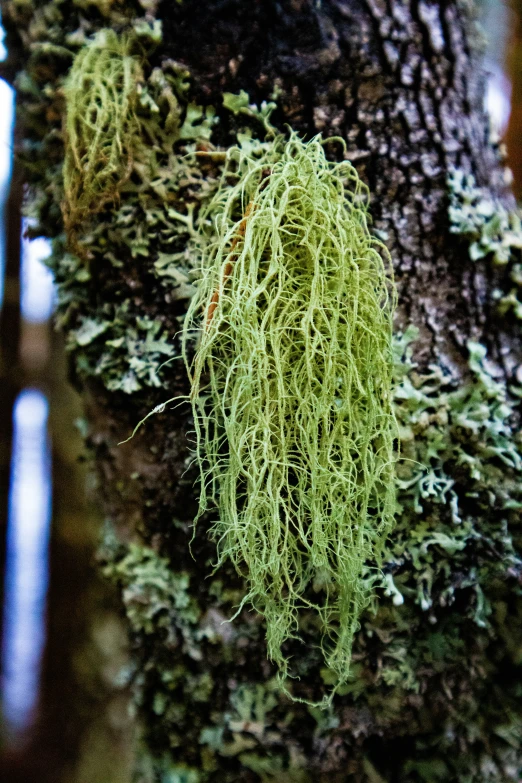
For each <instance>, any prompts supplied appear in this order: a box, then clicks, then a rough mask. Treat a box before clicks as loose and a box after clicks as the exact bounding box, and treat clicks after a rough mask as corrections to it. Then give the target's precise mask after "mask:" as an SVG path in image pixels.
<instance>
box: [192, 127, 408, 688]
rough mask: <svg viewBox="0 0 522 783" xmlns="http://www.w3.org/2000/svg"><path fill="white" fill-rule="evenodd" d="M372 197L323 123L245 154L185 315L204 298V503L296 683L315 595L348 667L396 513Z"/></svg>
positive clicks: (326, 640)
mask: <svg viewBox="0 0 522 783" xmlns="http://www.w3.org/2000/svg"><path fill="white" fill-rule="evenodd" d="M233 175H235V177H236V184H231V179H232V176H233ZM365 197H366V193H365V190H364V186H363V185H362V183H361V181H360V180H359V178H358V176H357V173H356V171H355V169H354V168H353V167H352V166H351V165H350V164H349V163H340V164H334V163H329V162H328V161H327V159H326V157H325V154H324V149H323V145H322V144H321V141H320V139H319V138H315V139H313V140H312V141H311V142H309V143H307V144H306V143H304V142H302V141H301V140H300V139H299V138H298V137H297V136H296V135H295V134H292V135H291V137H290V139H289V141H288V142H285V140H284V139H278V140H276V141H275V143H274V144H273V145H272V146H271V147H269V148H268V149H265V150H264V152H263V153H262V154H261V155H260V156H259V157H256V156H255V155H249V154H246V153H244V152H241V151H238V152H237V153H236V154H235V155H232V156H231V164H230V166H229V168H228V170H227V171H226V172H225V175H224V178H223V181H222V185H221V187H220V189H219V190H218V192H217V194H216V197H215V199H214V200H213V202H212V204H211V205H210V207H209V213H208V214H209V215H211V216H213V217H214V219H215V223H216V224H217V239H216V241H215V242H214V243H213V244H211V245H210V247H209V249H208V251H207V252H206V255H205V258H204V262H203V269H202V280H201V282H200V285H199V287H198V289H197V293H196V295H195V296H194V298H193V299H192V301H191V304H190V307H189V311H188V315H187V319H186V322H185V333H184V334H185V345H187V341H188V339H189V336H190V335H191V333H192V330H193V329H195V328H199V327H200V326H201V310H202V308H203V311H204V316H203V318H204V324H203V328H202V331H201V339H200V344H199V347H198V349H197V352H196V356H195V360H194V362H193V365H192V367H190V366H189V372H190V373H191V375H192V402H193V410H194V419H195V428H196V436H197V457H198V461H199V464H200V467H201V473H202V489H201V497H200V510H199V515H200V516H201V514H202V513H204V512H205V511H206V509H207V506H208V498H211V500H212V501H214V502H215V503H216V504H217V506H218V508H219V520H218V521H217V522H216V523H215V524H214V526H213V528H212V534H213V536H214V538H215V539H216V540H217V542H218V549H219V562H220V563H221V562H223V561H226V560H227V559H230V560H231V561H232V562H233V563H234V565H235V567H236V569H237V571H238V572H239V573H241V574H242V575H244V577H245V579H246V581H247V585H248V589H247V594H246V596H245V598H244V600H243V602H242V605H244V604H245V603H247V602H249V603H251V604H252V605H253V606H254V607H255V608H256V609H258V610H259V611H260V612H261V613H262V614H263V615H264V617H265V619H266V624H267V643H268V654H269V657H270V659H272V660H273V661H275V662H276V664H277V665H278V667H279V670H280V679H281V681H282V682H284V681H285V680H286V678H287V677H288V676H289V675H290V670H289V661H288V657H287V655H286V654H285V653H284V652H283V649H282V647H283V645H284V643H285V642H286V641H287V640H289V639H292V638H299V618H300V612H301V610H303V609H313V610H314V611H315V612H317V614H318V616H319V618H320V625H321V628H322V638H321V639H320V640H319V641H318V644H319V645H320V648H321V650H322V653H323V655H324V657H325V660H326V663H327V665H328V667H329V668H330V669H331V670H332V671H333V672H335V674H336V679H337V684H341V683H343V682H345V681H346V678H347V677H348V673H349V664H350V656H351V647H352V641H353V637H354V633H355V632H356V630H357V628H358V623H359V616H360V614H361V611H362V609H363V608H364V607H365V606H366V604H367V602H368V600H369V597H370V589H369V585H370V583H371V576H370V575H369V573H368V570H367V567H368V564H373V567H374V566H375V563H376V562H379V557H380V553H381V550H382V546H383V544H384V541H385V538H386V535H387V533H388V532H389V530H390V529H391V526H392V522H393V515H394V511H395V500H394V497H395V490H394V458H393V440H394V437H395V435H396V425H395V419H394V416H393V413H392V408H391V385H392V379H391V376H392V349H391V339H392V324H391V321H392V313H393V308H394V303H395V293H394V287H393V282H392V273H391V271H390V265H389V263H388V259H387V256H386V254H385V252H384V248H383V246H382V245H381V244H380V243H378V242H377V241H376V240H375V239H373V238H372V236H371V234H370V232H369V230H368V227H367V213H366V207H365V200H366V199H365ZM383 256H384V258H385V260H383ZM185 353H186V354H187V351H185ZM365 574H366V578H365ZM333 691H335V687H334V688H333ZM331 696H332V694H330V696H329V697H328V699H326V697H325V700H326V701H328V700H329V699H331Z"/></svg>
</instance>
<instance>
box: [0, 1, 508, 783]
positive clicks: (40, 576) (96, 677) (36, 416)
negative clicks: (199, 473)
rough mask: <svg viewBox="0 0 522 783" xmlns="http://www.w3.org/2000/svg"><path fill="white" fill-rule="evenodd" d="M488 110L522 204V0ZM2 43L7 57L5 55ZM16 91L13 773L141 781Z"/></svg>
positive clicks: (4, 764)
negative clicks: (29, 217) (26, 205)
mask: <svg viewBox="0 0 522 783" xmlns="http://www.w3.org/2000/svg"><path fill="white" fill-rule="evenodd" d="M481 13H482V15H483V27H484V30H485V31H486V34H487V37H488V51H487V58H486V68H487V72H488V92H487V97H486V100H487V105H488V109H489V111H490V114H491V118H492V124H493V127H494V129H495V131H496V132H497V133H498V134H499V135H500V136H501V137H502V138H504V139H505V141H506V144H507V148H508V155H509V165H510V167H511V169H512V172H513V176H514V190H515V194H516V196H517V198H518V199H519V200H520V199H522V0H512V2H511V4H507V3H504V2H502V0H482V2H481ZM1 46H2V45H1V44H0V59H3V57H5V51H2V49H1ZM14 102H15V96H14V95H13V92H12V90H11V88H10V87H8V85H7V84H6V83H5V82H4V81H1V80H0V217H1V225H0V576H1V579H0V601H1V607H2V611H1V613H0V632H1V640H2V644H1V680H0V685H1V703H0V709H1V713H2V720H1V729H0V780H2V781H6V782H8V783H18V782H19V783H25V782H26V781H38V783H46V782H47V781H53V783H62V782H63V783H120V782H121V783H124V782H125V781H130V777H131V765H132V748H133V737H134V726H133V720H132V714H131V710H130V702H129V698H128V693H127V692H126V689H125V687H124V686H120V685H119V682H120V681H121V682H123V681H124V678H123V679H122V678H121V677H120V674H121V672H122V670H123V669H124V667H125V663H126V654H125V638H124V633H123V630H122V628H121V626H120V623H119V620H118V611H117V607H116V602H115V597H114V595H113V594H112V593H111V590H110V588H109V587H108V585H106V584H105V583H104V582H103V581H102V580H101V578H100V577H99V576H98V575H97V573H96V563H95V551H96V544H97V540H98V536H99V531H100V527H101V525H102V524H103V520H102V519H100V517H99V515H98V514H97V511H96V506H95V503H94V496H95V487H93V486H92V485H91V486H90V483H91V484H92V479H90V478H89V464H88V463H89V455H88V454H85V453H84V452H83V449H82V435H81V433H82V412H81V408H80V405H79V401H78V398H77V397H76V395H75V393H74V391H73V389H72V388H71V387H70V386H69V385H68V383H67V368H66V355H65V350H64V346H63V344H62V339H61V337H60V335H58V334H57V333H56V332H55V331H54V329H53V324H52V310H53V298H54V293H53V284H52V279H51V276H50V273H49V272H48V271H47V270H46V267H45V257H46V255H47V254H48V247H47V243H46V241H45V240H44V239H42V238H39V239H36V240H32V241H29V240H27V239H24V238H23V235H24V231H25V227H26V224H25V220H24V219H23V218H22V216H21V204H22V198H23V187H22V183H21V180H20V173H19V172H18V170H17V166H16V161H13V160H12V154H11V150H12V143H13V133H14V132H15V131H14V129H13V119H14Z"/></svg>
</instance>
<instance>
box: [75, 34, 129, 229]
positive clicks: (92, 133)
mask: <svg viewBox="0 0 522 783" xmlns="http://www.w3.org/2000/svg"><path fill="white" fill-rule="evenodd" d="M133 46H134V38H133V37H132V36H131V35H130V34H125V33H124V34H122V35H117V34H116V33H115V32H114V31H113V30H109V29H102V30H100V31H99V32H97V33H96V35H95V36H94V38H93V39H92V40H91V41H90V42H89V43H88V44H87V45H86V46H84V47H83V48H82V49H81V50H80V51H79V53H78V54H77V55H76V57H75V59H74V62H73V64H72V67H71V70H70V72H69V75H68V78H67V80H66V82H65V85H64V93H65V99H66V115H65V132H66V145H65V161H64V166H63V180H64V191H65V198H64V202H63V216H64V222H65V227H66V230H67V232H68V233H69V234H72V235H74V232H75V230H76V227H77V225H78V223H81V222H82V221H84V220H85V219H86V218H88V217H90V216H91V215H93V214H95V213H97V212H99V211H100V210H101V209H102V208H103V207H104V206H105V205H106V204H107V203H108V202H110V201H112V200H114V199H115V197H116V196H117V194H118V190H119V188H120V187H121V185H122V183H123V182H125V180H126V179H128V178H129V176H130V174H131V170H132V163H133V159H134V145H135V143H136V138H137V137H139V133H140V123H139V120H138V115H137V113H136V106H137V101H138V88H139V85H140V82H141V81H142V79H143V75H142V66H141V62H140V58H139V57H137V56H136V55H135V54H133V51H132V50H133Z"/></svg>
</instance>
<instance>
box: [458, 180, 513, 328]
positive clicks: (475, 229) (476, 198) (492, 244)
mask: <svg viewBox="0 0 522 783" xmlns="http://www.w3.org/2000/svg"><path fill="white" fill-rule="evenodd" d="M448 188H449V195H450V206H449V219H450V223H451V229H450V230H451V232H452V233H453V234H461V235H463V236H465V237H466V239H467V240H468V242H469V257H470V258H471V260H472V261H477V260H478V259H481V258H491V259H492V261H493V264H494V265H495V266H497V267H506V270H505V274H504V278H505V280H504V281H503V286H502V288H497V289H496V290H495V291H494V292H493V298H494V299H495V300H497V302H498V309H499V312H500V313H501V314H506V313H508V312H512V313H513V314H514V316H515V317H516V318H518V319H522V301H521V300H520V298H519V294H520V289H521V288H522V274H521V270H522V264H521V263H520V261H521V250H522V224H521V216H520V212H519V211H518V210H516V209H511V210H509V209H507V208H506V207H505V206H504V205H503V204H502V203H500V202H499V201H498V200H495V199H494V198H492V196H491V194H490V192H489V191H487V190H486V189H484V188H479V187H477V185H476V182H475V178H474V176H473V175H472V174H465V173H464V172H463V171H461V170H460V169H454V170H453V171H451V173H450V175H449V177H448ZM507 289H509V290H507Z"/></svg>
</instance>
